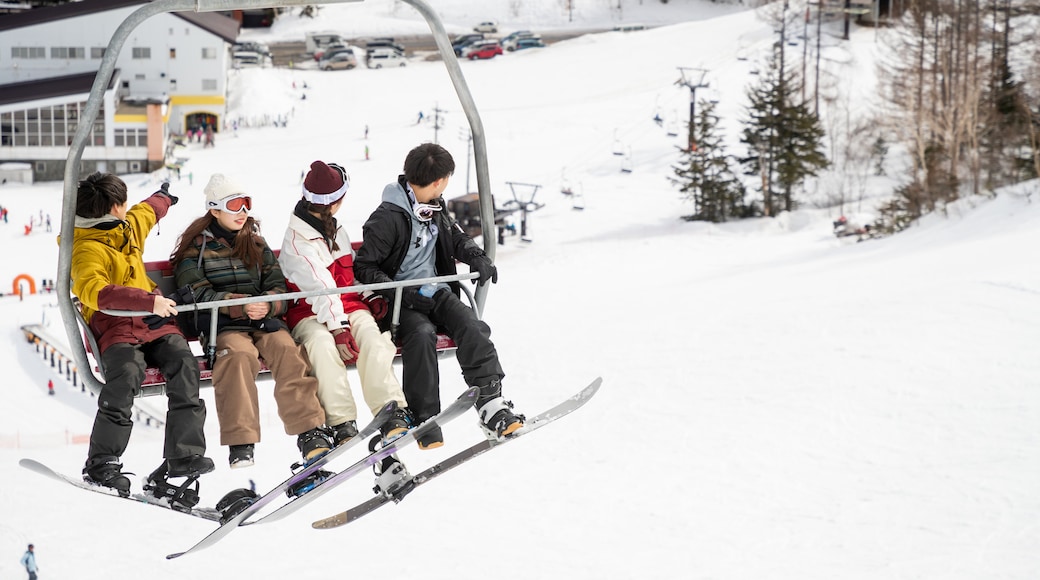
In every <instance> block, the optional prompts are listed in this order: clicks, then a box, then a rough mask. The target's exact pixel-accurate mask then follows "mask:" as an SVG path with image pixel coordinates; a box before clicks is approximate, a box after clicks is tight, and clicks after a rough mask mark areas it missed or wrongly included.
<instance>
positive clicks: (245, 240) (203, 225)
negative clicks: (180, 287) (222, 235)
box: [170, 212, 267, 269]
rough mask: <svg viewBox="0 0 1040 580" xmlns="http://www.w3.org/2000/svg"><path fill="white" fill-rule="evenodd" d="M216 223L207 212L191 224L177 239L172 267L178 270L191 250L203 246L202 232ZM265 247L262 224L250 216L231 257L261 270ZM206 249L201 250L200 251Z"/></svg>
mask: <svg viewBox="0 0 1040 580" xmlns="http://www.w3.org/2000/svg"><path fill="white" fill-rule="evenodd" d="M216 221H217V218H215V217H213V214H211V213H209V212H206V215H204V216H202V217H200V218H198V219H196V220H195V221H193V222H191V225H189V226H188V227H187V229H185V230H184V233H182V234H181V237H179V238H177V245H176V246H175V247H174V250H173V254H171V255H170V265H171V266H173V267H174V268H176V267H177V264H180V263H181V261H182V260H184V258H185V256H186V255H187V253H188V251H189V250H191V249H192V248H193V247H194V246H196V245H198V246H202V244H203V243H204V240H203V236H202V232H203V231H205V230H207V229H209V227H210V226H211V225H213V223H214V222H216ZM265 245H267V242H265V241H264V239H263V238H262V237H261V236H260V222H258V221H257V220H255V219H253V217H252V216H249V218H247V219H246V223H245V225H243V226H242V229H241V230H240V231H239V232H238V234H237V235H235V241H234V246H233V247H232V248H231V255H232V256H233V257H235V258H238V259H239V260H242V263H243V264H245V265H246V267H247V268H254V267H255V268H257V269H259V268H260V267H261V266H262V265H263V259H264V246H265ZM204 249H205V248H200V250H199V251H200V252H201V251H202V250H204Z"/></svg>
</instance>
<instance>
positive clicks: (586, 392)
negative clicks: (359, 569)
mask: <svg viewBox="0 0 1040 580" xmlns="http://www.w3.org/2000/svg"><path fill="white" fill-rule="evenodd" d="M602 382H603V379H602V377H597V378H596V380H594V381H592V383H591V384H589V386H587V387H585V388H584V389H582V390H581V391H579V392H578V393H577V394H576V395H574V396H573V397H571V398H569V399H567V400H566V401H564V402H562V403H560V404H559V405H556V406H555V407H553V408H551V409H549V410H547V411H545V412H543V413H540V414H538V415H536V416H534V417H532V418H531V419H529V420H528V421H527V422H525V424H524V426H523V427H521V428H520V429H518V430H517V431H516V432H515V433H514V434H513V435H511V436H509V437H506V438H503V439H485V440H484V441H481V442H479V443H476V444H475V445H472V446H470V447H468V448H466V449H463V450H462V451H460V452H458V453H456V454H455V455H452V456H451V457H449V458H447V459H445V460H444V461H441V462H440V463H437V464H436V465H433V466H432V467H430V468H428V469H426V470H424V471H422V472H421V473H418V474H416V475H414V476H412V477H411V479H410V480H408V481H406V482H405V483H404V484H403V485H399V486H397V487H396V488H395V491H393V492H391V493H379V494H378V495H376V496H375V497H373V498H371V499H369V500H367V501H364V502H362V503H360V504H358V505H356V506H354V507H352V508H350V509H348V510H346V511H344V512H340V513H338V514H335V515H333V516H329V517H327V518H323V519H320V520H318V521H315V522H313V523H312V524H311V527H313V528H316V529H330V528H336V527H339V526H343V525H346V524H349V523H351V522H353V521H355V520H357V519H358V518H360V517H362V516H364V515H367V514H369V513H371V512H373V511H375V510H376V509H378V508H380V507H382V506H384V505H386V504H388V503H390V502H394V503H398V502H400V501H401V500H403V499H404V498H405V496H406V495H408V494H409V493H411V492H412V491H413V490H414V489H415V488H417V487H419V486H420V485H423V484H425V483H427V482H429V481H430V480H431V479H433V478H435V477H437V476H438V475H442V474H444V473H446V472H448V471H450V470H452V469H454V468H456V467H458V466H459V465H462V464H463V463H465V462H467V461H469V460H470V459H473V458H474V457H477V456H479V455H482V454H484V453H486V452H488V451H490V450H492V449H494V448H496V447H499V446H501V445H504V444H506V443H509V442H510V441H513V440H515V439H517V438H519V437H522V436H524V435H526V434H528V433H530V432H532V431H535V430H537V429H541V428H542V427H544V426H546V425H548V424H549V423H552V422H553V421H555V420H557V419H559V418H561V417H563V416H565V415H568V414H570V413H571V412H573V411H576V410H577V409H579V408H581V407H582V406H583V405H584V404H585V403H587V402H588V401H589V399H591V398H592V396H593V395H595V394H596V392H597V391H599V387H600V384H601V383H602Z"/></svg>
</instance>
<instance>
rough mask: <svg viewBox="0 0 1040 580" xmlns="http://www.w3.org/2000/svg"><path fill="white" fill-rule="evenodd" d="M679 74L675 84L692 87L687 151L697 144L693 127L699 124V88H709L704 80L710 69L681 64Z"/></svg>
mask: <svg viewBox="0 0 1040 580" xmlns="http://www.w3.org/2000/svg"><path fill="white" fill-rule="evenodd" d="M698 73H699V74H698ZM679 74H680V75H681V76H680V78H679V80H677V81H675V84H677V85H679V86H683V87H686V88H688V89H690V126H689V131H690V136H689V142H688V144H687V146H686V151H689V152H692V151H693V150H694V148H696V146H697V143H696V139H695V138H694V136H693V128H694V126H696V124H697V89H706V88H708V84H707V83H705V82H704V77H705V76H706V75H707V74H708V71H707V69H702V68H688V67H683V66H681V67H679ZM695 77H696V80H695Z"/></svg>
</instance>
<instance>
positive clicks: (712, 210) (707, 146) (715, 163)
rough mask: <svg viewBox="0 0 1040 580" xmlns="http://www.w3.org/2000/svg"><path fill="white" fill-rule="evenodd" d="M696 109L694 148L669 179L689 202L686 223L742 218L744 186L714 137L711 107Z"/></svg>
mask: <svg viewBox="0 0 1040 580" xmlns="http://www.w3.org/2000/svg"><path fill="white" fill-rule="evenodd" d="M698 108H699V110H700V113H699V114H698V115H697V118H696V119H695V123H694V127H693V135H694V146H693V147H691V149H690V150H683V154H682V157H681V159H680V161H679V165H676V166H674V167H673V169H674V170H675V175H676V177H674V178H671V181H672V183H674V184H676V185H678V186H679V191H681V192H682V193H683V194H684V197H685V198H686V199H688V200H690V201H692V202H693V206H694V213H693V214H692V215H690V216H686V219H689V220H703V221H710V222H715V223H718V222H724V221H727V220H729V219H732V218H734V217H744V216H745V215H746V213H747V208H746V207H745V206H744V185H743V184H742V183H741V182H740V180H739V179H737V177H736V176H735V175H734V174H733V172H732V171H731V169H730V156H729V155H727V154H726V151H725V146H724V145H723V143H722V138H721V137H720V136H719V135H718V121H719V119H718V117H717V116H715V104H714V103H711V102H708V101H700V102H699V103H698Z"/></svg>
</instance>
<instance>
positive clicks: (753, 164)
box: [741, 41, 829, 216]
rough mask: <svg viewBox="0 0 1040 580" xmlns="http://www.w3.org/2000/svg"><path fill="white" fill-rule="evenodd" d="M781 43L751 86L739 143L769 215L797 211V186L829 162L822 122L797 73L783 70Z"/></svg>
mask: <svg viewBox="0 0 1040 580" xmlns="http://www.w3.org/2000/svg"><path fill="white" fill-rule="evenodd" d="M783 45H784V43H783V42H782V41H781V42H778V43H777V44H776V47H777V49H776V50H775V51H774V52H773V54H772V55H771V57H770V60H769V62H768V63H767V64H768V66H767V67H766V70H765V72H764V74H762V75H761V81H760V82H759V83H758V84H757V85H753V86H750V87H748V90H747V97H748V101H749V105H748V108H747V112H748V118H747V119H746V121H745V123H744V132H743V136H742V138H741V142H742V143H744V144H745V145H747V147H748V154H747V157H744V158H743V159H741V163H742V164H743V165H744V167H745V173H746V174H748V175H758V176H759V177H760V178H761V191H762V200H763V208H762V211H763V213H764V214H765V215H769V216H773V215H776V212H777V211H778V210H780V209H784V210H787V211H790V210H793V209H794V205H795V203H794V199H793V190H794V188H795V187H796V186H798V185H800V184H801V183H802V182H804V181H805V179H806V178H807V177H810V176H814V175H816V174H817V173H818V172H819V171H820V170H821V169H823V168H825V167H827V165H828V164H829V162H828V161H827V157H826V155H825V154H824V152H823V136H824V132H823V126H822V125H821V124H820V120H819V118H817V117H816V116H815V115H813V114H812V112H811V111H810V110H809V107H808V106H807V105H806V103H804V102H800V101H799V100H798V99H799V93H800V90H799V89H800V87H799V85H798V84H797V83H796V82H794V80H793V75H792V74H791V73H790V72H789V71H785V70H784V68H783V66H782V64H781V63H782V62H783V56H782V54H783V52H782V51H783Z"/></svg>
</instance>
